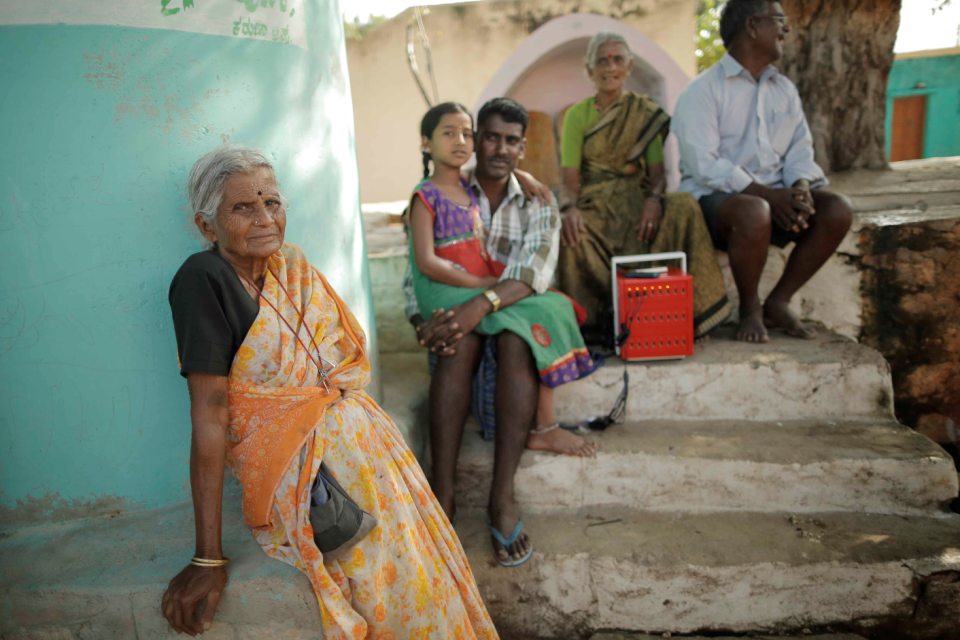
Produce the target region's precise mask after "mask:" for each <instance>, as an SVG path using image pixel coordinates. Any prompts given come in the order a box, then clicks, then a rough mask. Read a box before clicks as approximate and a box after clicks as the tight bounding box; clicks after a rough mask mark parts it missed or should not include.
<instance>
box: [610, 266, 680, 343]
mask: <svg viewBox="0 0 960 640" xmlns="http://www.w3.org/2000/svg"><path fill="white" fill-rule="evenodd" d="M673 260H679V261H680V267H679V268H677V267H669V268H668V267H662V266H661V267H638V266H637V265H642V264H645V263H650V262H662V261H673ZM610 273H611V278H612V280H613V282H612V285H613V322H614V326H613V335H614V336H616V343H617V355H619V356H620V358H621V359H623V360H668V359H672V358H685V357H687V356H692V355H693V276H691V275H690V274H689V273H687V254H685V253H683V252H682V251H671V252H668V253H648V254H643V255H635V256H617V257H615V258H614V259H613V261H612V264H611V268H610Z"/></svg>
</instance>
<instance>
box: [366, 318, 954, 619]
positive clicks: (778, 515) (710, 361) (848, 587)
mask: <svg viewBox="0 0 960 640" xmlns="http://www.w3.org/2000/svg"><path fill="white" fill-rule="evenodd" d="M382 364H383V366H384V375H383V378H384V380H385V381H386V387H387V393H386V397H385V404H386V405H387V406H388V408H389V411H390V412H391V414H392V415H395V416H397V417H398V418H399V419H413V420H421V421H422V413H421V411H422V409H421V408H419V407H418V405H420V404H421V401H422V393H423V392H421V394H411V393H410V390H411V389H413V388H415V387H416V386H417V385H418V384H422V385H423V386H422V387H421V388H422V389H425V388H426V382H427V372H426V367H425V356H424V354H423V353H413V354H386V355H384V357H383V360H382ZM624 366H626V367H627V369H628V371H629V374H630V394H629V399H628V403H627V415H626V420H625V422H624V423H623V424H618V425H614V426H612V427H610V428H609V429H608V430H606V431H604V432H602V433H596V434H593V435H592V436H591V437H592V438H594V439H595V440H596V441H597V443H598V444H599V446H600V450H599V453H598V454H597V457H596V458H594V459H576V458H567V457H561V456H555V455H551V454H545V453H540V452H532V451H528V452H526V453H525V454H524V457H523V460H522V461H521V466H520V469H519V471H518V474H517V487H518V490H517V493H518V499H519V500H520V502H521V504H522V506H523V509H524V521H525V523H526V525H527V528H528V531H529V533H530V536H531V539H532V540H533V543H534V545H535V548H536V553H535V555H534V557H533V559H532V560H531V562H529V563H528V564H527V565H524V566H523V567H520V568H517V569H503V568H500V567H499V566H497V565H496V563H495V562H494V561H493V557H492V553H491V549H490V543H489V534H488V532H487V529H486V526H485V516H484V510H483V507H484V505H485V504H486V490H487V487H489V481H490V473H491V467H492V458H493V446H492V443H489V442H484V441H482V440H481V439H480V438H479V437H478V435H476V433H475V432H476V426H475V425H474V424H473V423H472V422H470V423H468V426H467V429H468V433H467V435H466V437H465V439H464V445H463V449H462V451H461V457H460V470H459V479H458V483H459V495H458V508H459V511H458V523H457V530H458V533H459V534H460V537H461V540H462V542H463V544H464V547H465V548H466V549H467V552H468V555H469V556H470V559H471V565H472V566H473V569H474V572H475V573H476V576H477V580H478V582H479V584H480V587H481V591H482V593H483V595H484V598H485V599H486V601H487V604H488V606H489V608H490V610H491V613H492V614H493V616H494V619H495V620H496V621H497V624H498V627H499V628H500V629H501V631H502V633H504V637H506V638H511V637H541V638H580V637H590V634H591V633H595V632H599V631H603V630H610V629H616V630H626V631H649V632H657V633H665V632H670V633H674V634H676V633H691V632H698V631H699V632H711V633H712V632H718V631H731V632H738V633H743V632H757V631H771V630H773V631H789V630H799V629H802V628H809V627H817V626H824V625H836V624H851V623H855V624H859V625H862V626H865V627H869V626H871V625H874V624H880V622H881V621H885V622H887V623H890V622H891V621H900V622H903V621H904V620H908V621H909V620H910V616H911V615H912V613H913V612H914V611H915V610H916V609H917V606H918V604H917V602H918V597H919V595H920V593H921V591H922V585H924V584H925V580H926V579H927V578H928V577H929V576H931V575H936V574H942V573H943V572H955V571H958V570H960V516H956V515H952V514H950V513H949V512H948V511H947V510H946V505H947V504H948V503H949V502H950V501H951V500H952V499H953V498H954V497H955V496H956V495H957V474H956V471H955V469H954V466H953V461H952V460H951V458H950V457H949V456H948V455H947V454H946V453H945V452H944V451H943V450H942V449H940V448H939V447H938V446H937V445H935V444H934V443H932V442H930V441H929V440H927V439H926V438H924V437H923V436H921V435H919V434H917V433H916V432H914V431H913V430H911V429H908V428H906V427H904V426H902V425H899V424H897V422H896V421H895V420H894V419H893V417H892V415H891V411H890V397H891V395H890V378H889V372H888V370H887V367H886V365H885V363H884V361H883V359H882V358H880V357H879V356H878V355H877V354H876V353H875V352H873V351H871V350H870V349H867V348H866V347H862V346H860V345H858V344H856V343H854V342H852V341H850V340H848V339H845V338H841V337H838V336H836V335H826V336H824V337H821V338H819V339H817V340H814V341H809V342H806V341H798V340H793V339H788V338H786V337H780V336H776V335H775V336H774V337H773V340H772V342H771V343H770V344H768V345H766V346H762V347H761V346H755V345H745V344H741V343H737V342H735V341H733V340H732V339H731V337H730V336H729V335H727V334H725V333H723V332H721V334H720V335H718V336H716V337H714V338H713V339H712V340H711V341H710V342H708V343H707V344H706V345H703V346H702V347H700V348H698V350H697V353H696V354H695V355H694V356H693V357H692V358H689V359H687V360H684V361H677V362H672V363H663V362H661V363H656V364H629V365H624V364H623V363H622V362H620V361H619V360H611V361H608V362H607V363H606V364H605V365H604V366H603V367H602V368H601V369H600V370H599V371H597V372H596V373H595V374H593V375H592V376H591V377H589V378H587V379H585V380H582V381H578V382H577V383H574V384H570V385H567V386H566V387H562V388H560V389H559V390H558V392H557V400H558V411H559V413H560V415H561V418H563V419H572V418H583V417H585V416H586V415H588V414H602V413H605V412H606V411H607V410H608V409H609V407H610V406H611V405H612V403H613V400H614V398H615V397H616V395H617V394H618V393H619V391H620V386H621V384H622V382H621V381H622V371H623V369H624ZM401 372H402V378H403V380H404V382H403V384H404V385H405V390H404V392H403V393H396V394H391V393H390V387H391V386H392V384H391V380H395V379H397V378H398V377H400V374H401ZM421 425H422V422H421ZM421 430H422V426H419V427H417V428H415V429H412V431H421ZM955 595H960V594H956V593H955ZM956 613H957V611H956V610H954V612H953V614H945V615H954V616H955V615H956ZM908 624H909V622H908ZM878 637H884V636H883V635H880V636H878Z"/></svg>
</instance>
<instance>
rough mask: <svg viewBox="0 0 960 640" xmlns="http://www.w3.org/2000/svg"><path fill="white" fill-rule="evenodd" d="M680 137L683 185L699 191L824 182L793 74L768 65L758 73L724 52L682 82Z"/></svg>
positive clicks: (676, 123) (677, 113) (676, 124)
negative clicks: (755, 185) (693, 76)
mask: <svg viewBox="0 0 960 640" xmlns="http://www.w3.org/2000/svg"><path fill="white" fill-rule="evenodd" d="M670 128H671V130H672V131H673V133H674V135H676V137H677V140H678V142H679V143H680V173H681V175H682V179H681V182H680V190H681V191H689V192H690V193H692V194H693V195H694V197H696V198H700V197H702V196H705V195H708V194H710V193H714V192H716V191H722V192H727V193H739V192H741V191H743V190H744V189H746V188H747V187H748V186H749V185H750V183H752V182H756V183H758V184H761V185H764V186H767V187H785V186H791V185H793V183H794V182H796V181H797V180H800V179H801V178H805V179H807V180H809V181H810V186H811V187H821V186H824V185H826V184H827V179H826V177H824V175H823V170H822V169H821V168H820V167H819V166H818V165H817V163H816V162H814V161H813V138H812V136H811V135H810V127H808V126H807V119H806V117H805V116H804V114H803V105H801V104H800V95H799V94H798V93H797V88H796V87H795V86H794V84H793V83H792V82H790V80H789V78H787V77H786V76H784V75H783V74H781V73H780V72H779V71H777V69H776V68H774V67H772V66H771V67H767V68H766V69H764V71H763V73H762V74H761V75H760V80H759V81H758V80H754V78H753V76H752V75H751V74H750V72H749V71H747V70H746V69H744V68H743V66H742V65H741V64H740V63H739V62H737V61H736V60H734V59H733V58H732V57H731V56H730V54H729V53H728V54H724V56H723V57H722V58H721V59H720V61H719V62H718V63H717V64H715V65H713V66H712V67H710V68H709V69H707V70H706V71H704V72H703V73H701V74H700V75H699V76H697V77H696V78H695V79H694V80H693V81H692V82H691V83H690V84H689V85H688V86H687V88H686V89H684V91H683V93H682V94H681V95H680V98H679V99H678V100H677V106H676V109H675V110H674V114H673V121H672V123H671V125H670Z"/></svg>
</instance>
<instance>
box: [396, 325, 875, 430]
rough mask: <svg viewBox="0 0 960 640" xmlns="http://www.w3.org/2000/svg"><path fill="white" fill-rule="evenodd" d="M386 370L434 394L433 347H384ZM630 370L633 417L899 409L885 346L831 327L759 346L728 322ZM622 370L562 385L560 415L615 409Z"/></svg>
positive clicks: (841, 415) (775, 416) (617, 363)
mask: <svg viewBox="0 0 960 640" xmlns="http://www.w3.org/2000/svg"><path fill="white" fill-rule="evenodd" d="M405 328H408V327H405ZM409 332H410V333H411V334H412V333H413V330H412V329H410V330H409ZM381 368H382V369H381V370H382V377H383V380H384V381H386V382H387V383H388V384H390V381H391V380H406V379H408V378H409V377H411V376H412V377H413V378H414V379H415V380H418V381H422V383H423V388H422V390H421V392H420V393H421V395H422V396H423V397H425V396H426V393H427V385H428V384H429V383H428V380H429V378H428V377H427V375H426V370H427V352H426V351H425V350H424V349H420V350H419V351H417V352H412V353H403V354H399V353H381ZM626 368H627V371H628V373H629V377H630V393H629V396H628V400H627V406H626V419H627V420H631V421H649V420H688V419H703V420H750V421H758V420H773V421H777V420H791V419H795V418H797V417H804V418H811V419H815V418H824V419H858V418H862V419H874V418H888V417H890V416H892V405H891V402H892V397H893V391H892V388H891V384H890V370H889V366H888V365H887V363H886V361H885V360H884V359H883V357H882V356H880V354H879V353H877V352H876V351H874V350H872V349H870V348H868V347H864V346H861V345H859V344H857V343H856V342H853V341H852V340H849V339H847V338H843V337H841V336H838V335H836V334H832V333H826V332H824V333H823V334H822V335H820V336H819V337H817V338H816V339H814V340H798V339H795V338H788V337H786V336H783V335H779V334H773V335H772V336H771V341H770V342H769V343H767V344H763V345H757V344H747V343H744V342H737V341H736V340H734V339H733V329H732V328H731V327H722V328H721V329H719V330H718V331H717V332H716V335H715V336H712V337H711V339H710V340H708V341H707V342H706V343H705V344H703V345H698V346H697V347H696V353H694V355H693V356H692V357H690V358H686V359H684V360H672V361H662V362H647V363H636V362H635V363H630V364H629V365H627V366H626ZM623 371H624V363H623V362H622V361H621V360H619V359H617V358H609V359H607V361H606V362H605V364H604V365H603V366H602V367H600V368H599V369H598V370H597V371H595V372H593V373H592V374H590V375H589V376H588V377H586V378H584V379H583V380H577V381H576V382H572V383H569V384H565V385H563V386H561V387H558V388H557V391H556V394H555V398H556V409H557V415H558V416H559V418H560V420H562V421H566V422H578V421H580V420H583V419H585V418H587V417H590V416H602V415H606V414H607V413H608V412H609V411H610V409H611V408H612V407H613V405H614V403H615V402H616V399H617V396H618V395H619V393H620V390H621V388H622V386H623ZM405 384H406V383H405ZM407 386H409V385H407ZM410 392H411V393H413V392H415V389H414V388H411V389H410ZM408 398H409V400H410V401H411V402H416V401H417V399H415V398H412V397H409V396H408Z"/></svg>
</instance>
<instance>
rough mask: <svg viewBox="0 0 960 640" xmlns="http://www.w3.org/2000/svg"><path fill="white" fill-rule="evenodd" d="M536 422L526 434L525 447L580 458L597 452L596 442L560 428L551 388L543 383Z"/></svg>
mask: <svg viewBox="0 0 960 640" xmlns="http://www.w3.org/2000/svg"><path fill="white" fill-rule="evenodd" d="M536 424H537V426H536V427H534V428H533V429H531V430H530V434H529V435H527V449H533V450H539V451H549V452H551V453H559V454H560V455H564V456H579V457H582V458H588V457H591V456H594V455H596V453H597V445H596V444H594V443H593V442H590V441H589V440H587V439H586V438H581V437H580V436H578V435H577V434H575V433H570V432H569V431H567V430H566V429H561V428H560V426H559V424H558V423H557V414H556V412H555V411H554V405H553V389H551V388H550V387H548V386H547V385H545V384H541V385H540V396H539V399H538V400H537V422H536Z"/></svg>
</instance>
